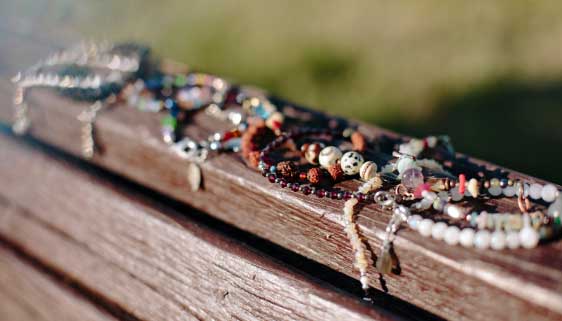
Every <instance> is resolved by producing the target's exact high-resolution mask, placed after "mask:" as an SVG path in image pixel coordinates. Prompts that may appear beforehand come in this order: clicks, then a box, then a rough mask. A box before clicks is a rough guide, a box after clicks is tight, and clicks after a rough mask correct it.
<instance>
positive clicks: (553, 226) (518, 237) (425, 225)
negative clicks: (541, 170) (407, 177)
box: [408, 181, 562, 250]
mask: <svg viewBox="0 0 562 321" xmlns="http://www.w3.org/2000/svg"><path fill="white" fill-rule="evenodd" d="M514 186H517V189H516V192H515V194H512V191H511V189H512V188H513V187H511V186H509V185H508V186H507V187H505V188H504V191H506V190H507V193H505V196H506V197H513V196H517V197H518V203H519V205H520V208H521V209H522V213H520V214H513V213H488V212H486V211H482V212H480V213H478V212H473V213H470V214H467V213H466V212H465V211H464V210H463V209H462V208H460V207H459V206H457V205H454V204H451V203H449V199H450V200H453V199H452V197H451V196H450V195H447V194H446V193H440V195H438V194H436V193H434V192H427V191H424V193H423V199H422V200H421V201H419V202H416V203H414V204H413V205H412V209H416V210H419V209H421V210H426V209H429V208H430V207H431V206H433V208H435V209H436V210H438V211H442V212H443V213H445V214H447V215H448V216H449V217H451V218H453V219H456V220H466V222H468V223H469V225H470V226H471V227H467V228H464V229H462V230H460V229H459V228H458V227H457V226H455V225H448V224H447V223H445V222H437V223H435V222H434V221H433V220H431V219H429V218H426V219H422V217H421V216H419V215H413V216H412V217H410V219H409V220H408V224H409V225H410V227H412V228H413V229H415V230H417V231H418V232H419V233H420V234H421V235H423V236H432V237H433V238H435V239H437V240H444V241H445V242H446V243H447V244H449V245H456V244H461V245H463V246H464V247H472V246H474V247H476V248H479V249H487V248H491V249H494V250H502V249H504V248H506V247H507V248H510V249H515V248H518V247H520V246H522V247H524V248H534V247H536V246H537V244H538V242H539V240H541V239H542V240H546V239H548V238H550V237H552V236H554V235H557V234H559V232H560V231H561V224H560V212H561V211H562V198H561V197H560V192H559V191H558V190H557V189H556V187H555V186H554V185H552V184H548V185H545V186H542V185H540V184H536V183H535V184H527V183H523V182H519V181H516V182H515V183H514ZM529 196H530V198H532V199H535V200H541V199H542V200H543V201H544V202H546V203H550V205H549V207H548V211H547V213H546V214H545V213H542V212H540V211H535V212H532V213H528V210H529V203H528V198H529ZM457 200H459V197H458V196H457ZM428 203H431V205H430V206H429V207H428V206H427V204H428ZM489 230H492V231H493V233H490V232H489Z"/></svg>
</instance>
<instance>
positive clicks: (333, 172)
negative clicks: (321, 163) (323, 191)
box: [328, 164, 345, 182]
mask: <svg viewBox="0 0 562 321" xmlns="http://www.w3.org/2000/svg"><path fill="white" fill-rule="evenodd" d="M328 173H330V177H331V178H332V180H333V181H334V182H339V181H341V180H342V179H343V178H344V176H345V174H344V173H343V169H342V168H341V166H340V164H333V165H331V166H330V167H328Z"/></svg>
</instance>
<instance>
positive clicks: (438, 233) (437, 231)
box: [431, 222, 447, 240]
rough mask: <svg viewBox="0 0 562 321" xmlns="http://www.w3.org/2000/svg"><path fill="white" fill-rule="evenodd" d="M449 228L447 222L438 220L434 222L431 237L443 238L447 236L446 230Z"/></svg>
mask: <svg viewBox="0 0 562 321" xmlns="http://www.w3.org/2000/svg"><path fill="white" fill-rule="evenodd" d="M446 229H447V224H445V223H443V222H438V223H435V224H433V226H432V227H431V237H433V238H434V239H436V240H442V239H443V237H444V236H445V230H446Z"/></svg>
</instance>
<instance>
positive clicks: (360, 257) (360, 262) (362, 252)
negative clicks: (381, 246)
mask: <svg viewBox="0 0 562 321" xmlns="http://www.w3.org/2000/svg"><path fill="white" fill-rule="evenodd" d="M381 187H382V180H381V179H380V177H379V176H375V177H373V178H371V179H370V180H368V181H367V182H365V183H363V184H362V185H361V186H360V187H359V188H358V190H357V191H358V192H359V193H362V194H365V195H366V194H368V193H370V192H372V191H375V190H378V189H380V188H381ZM358 203H359V201H358V200H357V199H356V198H352V199H349V200H347V201H346V202H345V203H344V207H343V222H344V230H345V232H346V234H347V238H348V240H349V243H350V244H351V247H352V249H353V252H354V257H355V264H354V266H355V268H356V269H357V270H358V271H359V280H360V282H361V287H362V288H363V289H364V290H367V289H369V278H368V276H367V268H368V267H369V266H370V265H372V258H371V253H370V252H369V251H368V250H367V247H366V245H365V241H364V240H363V239H362V238H361V236H360V235H359V231H358V225H357V223H356V220H355V214H354V212H353V208H354V207H355V205H357V204H358Z"/></svg>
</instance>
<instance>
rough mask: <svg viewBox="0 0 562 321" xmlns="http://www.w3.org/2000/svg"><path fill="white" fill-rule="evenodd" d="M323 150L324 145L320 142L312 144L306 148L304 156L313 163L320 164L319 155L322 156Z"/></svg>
mask: <svg viewBox="0 0 562 321" xmlns="http://www.w3.org/2000/svg"><path fill="white" fill-rule="evenodd" d="M321 151H322V145H320V144H318V143H314V144H310V145H308V147H307V148H306V152H305V153H304V157H305V158H306V160H307V161H308V162H309V163H310V164H313V165H317V164H318V156H320V152H321Z"/></svg>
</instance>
